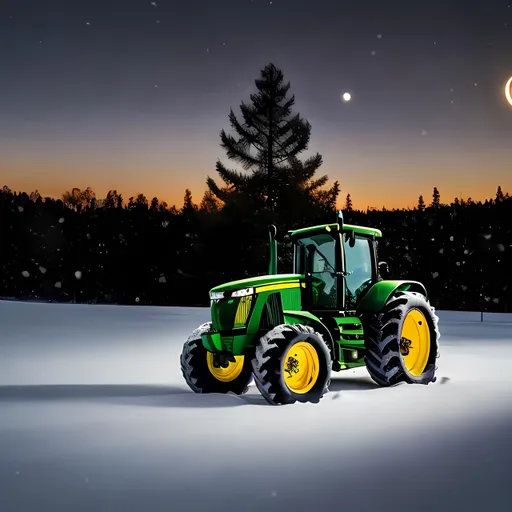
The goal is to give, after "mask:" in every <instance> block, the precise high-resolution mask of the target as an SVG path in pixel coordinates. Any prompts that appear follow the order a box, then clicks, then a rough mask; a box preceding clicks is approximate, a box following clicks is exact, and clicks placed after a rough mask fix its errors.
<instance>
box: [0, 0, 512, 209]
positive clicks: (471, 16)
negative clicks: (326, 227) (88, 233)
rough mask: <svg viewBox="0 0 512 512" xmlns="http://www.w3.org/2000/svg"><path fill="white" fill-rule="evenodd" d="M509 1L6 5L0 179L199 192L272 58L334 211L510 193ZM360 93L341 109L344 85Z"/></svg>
mask: <svg viewBox="0 0 512 512" xmlns="http://www.w3.org/2000/svg"><path fill="white" fill-rule="evenodd" d="M510 4H511V0H437V1H430V2H429V1H428V0H424V1H417V0H402V1H398V0H397V1H392V0H389V1H386V0H353V1H344V0H308V1H306V0H273V1H268V0H183V1H180V2H178V1H175V0H156V1H155V2H152V1H146V0H101V1H99V0H88V1H86V0H67V1H62V0H1V2H0V186H2V185H3V184H7V185H8V186H10V187H11V188H12V189H14V190H20V191H21V190H24V191H27V192H30V191H32V190H34V189H38V190H39V192H40V193H41V194H42V195H51V196H54V197H60V196H61V194H62V193H63V192H64V191H65V190H70V189H71V188H72V187H79V188H85V187H87V186H90V187H91V188H93V189H94V190H95V191H96V194H97V196H98V197H103V196H104V194H105V193H106V192H107V191H108V190H109V189H114V188H115V189H117V190H118V191H120V192H122V193H123V195H124V197H125V198H128V197H129V196H131V195H134V194H136V193H138V192H142V193H144V194H145V195H146V196H147V197H148V198H149V199H151V197H153V196H155V195H156V196H158V197H159V198H160V199H162V200H166V201H167V202H169V203H170V204H174V203H176V205H177V206H181V204H182V201H183V194H184V190H185V188H186V187H189V188H190V189H191V190H192V193H193V197H194V200H195V201H196V202H199V201H200V199H201V197H202V195H203V192H204V190H205V188H206V184H205V180H206V177H207V175H211V176H212V177H215V178H217V175H216V173H215V162H216V160H217V158H221V159H222V161H223V162H224V163H226V164H228V167H230V166H231V167H233V166H235V164H231V163H230V162H229V161H228V160H227V159H226V157H225V154H224V152H223V151H222V149H221V148H220V146H219V142H220V138H219V132H220V130H221V129H222V128H225V129H228V128H229V124H228V114H229V109H230V107H232V108H233V109H234V110H235V112H236V113H238V112H239V110H238V107H239V105H240V102H241V101H248V100H249V94H250V93H251V92H253V91H254V79H255V78H258V76H259V73H260V70H261V69H262V68H263V67H264V66H265V65H266V64H267V63H268V62H273V63H274V64H276V65H277V66H278V67H280V68H281V69H282V70H283V72H284V75H285V80H287V81H288V80H289V81H290V82H291V92H292V93H294V94H295V97H296V107H295V109H296V111H298V112H300V113H301V115H302V116H304V117H305V118H306V119H307V120H308V121H309V122H310V123H311V124H312V137H311V142H310V151H309V152H308V153H305V154H303V157H304V156H307V155H308V154H310V153H313V152H315V153H316V152H317V151H318V152H320V153H321V154H322V155H323V157H324V165H323V166H322V168H321V171H320V172H321V173H322V174H328V175H329V177H330V179H331V182H332V181H334V180H335V179H337V180H339V182H340V185H341V188H342V192H341V195H340V204H341V203H342V202H343V200H344V197H345V195H346V194H347V193H350V194H351V196H352V198H353V202H354V206H355V207H358V208H366V207H367V206H374V207H382V206H383V205H384V206H386V207H387V208H393V207H396V208H400V207H407V206H410V207H413V206H414V205H415V204H416V203H417V198H418V196H419V195H420V194H423V195H424V197H425V199H426V202H427V203H428V202H430V200H431V195H432V188H433V187H434V186H437V187H438V188H439V190H440V193H441V201H442V202H443V201H445V202H450V201H452V200H453V198H454V197H455V196H459V197H460V196H461V195H462V196H463V197H464V198H468V197H469V196H471V197H472V198H473V199H474V200H479V199H485V198H488V197H493V196H494V194H495V192H496V188H497V186H498V185H501V186H502V188H503V189H504V190H509V191H510V192H512V106H510V105H509V104H508V103H507V101H506V99H505V93H504V88H505V84H506V82H507V80H508V78H509V77H510V76H512V7H511V5H510ZM344 92H350V93H351V94H352V100H351V101H350V102H344V101H343V100H342V97H341V96H342V94H343V93H344Z"/></svg>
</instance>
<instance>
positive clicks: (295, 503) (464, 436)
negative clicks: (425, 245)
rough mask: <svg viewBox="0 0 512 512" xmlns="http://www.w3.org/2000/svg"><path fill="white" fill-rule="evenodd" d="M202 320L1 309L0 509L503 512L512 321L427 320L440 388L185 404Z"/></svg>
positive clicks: (511, 423)
mask: <svg viewBox="0 0 512 512" xmlns="http://www.w3.org/2000/svg"><path fill="white" fill-rule="evenodd" d="M208 313H209V312H208V310H207V309H192V308H152V307H119V306H80V305H55V304H34V303H27V304H23V303H17V302H0V511H2V512H18V511H20V512H30V511H32V510H34V511H37V512H41V511H43V510H44V511H47V510H48V511H51V512H61V511H62V512H69V511H73V512H79V511H95V512H96V511H109V512H114V511H120V512H132V511H141V512H142V511H144V512H152V511H165V512H177V511H187V512H196V511H197V512H202V511H209V512H210V511H215V510H237V511H240V512H245V511H260V512H261V511H270V510H293V511H294V512H298V511H311V512H316V511H321V510H327V507H329V510H339V511H343V510H351V511H366V510H374V511H379V512H382V511H388V510H389V511H391V510H393V511H402V510H403V511H413V512H420V511H432V510H435V511H436V512H438V511H441V510H442V511H444V510H446V511H450V512H453V511H455V510H457V511H458V510H460V511H463V510H464V511H469V510H471V511H472V510H479V511H480V510H481V511H493V512H501V511H503V512H505V511H510V510H512V492H511V491H510V483H511V477H510V460H511V456H512V372H511V367H512V315H510V316H507V315H501V316H499V315H498V316H493V315H485V316H484V322H483V323H482V322H480V314H479V313H476V314H468V313H450V312H439V316H440V318H441V324H440V328H441V334H442V338H441V347H442V353H441V358H440V360H439V372H438V381H437V382H436V383H435V384H433V385H429V386H408V385H401V386H397V387H395V388H389V389H380V388H377V387H376V386H374V384H373V383H372V381H371V380H370V378H369V377H368V375H367V372H366V370H365V369H364V368H363V369H359V370H357V371H350V372H345V373H337V374H334V375H333V382H332V385H331V392H330V393H329V394H328V395H326V396H325V397H324V398H323V400H322V401H321V402H320V404H318V405H312V404H295V405H292V406H285V407H272V406H268V405H266V403H265V402H264V401H263V400H262V399H261V397H260V396H259V395H258V393H257V390H256V389H255V388H254V387H252V388H251V391H250V392H249V393H248V394H247V395H246V396H243V397H236V396H231V395H228V396H218V395H196V394H194V393H192V392H191V391H190V390H189V389H188V387H187V386H186V385H185V383H184V381H183V379H182V376H181V373H180V369H179V355H180V352H181V347H182V344H183V341H184V340H185V339H186V337H187V335H188V334H189V332H190V331H192V330H193V329H194V328H195V327H196V326H197V325H199V324H201V323H203V322H204V321H206V320H207V319H208Z"/></svg>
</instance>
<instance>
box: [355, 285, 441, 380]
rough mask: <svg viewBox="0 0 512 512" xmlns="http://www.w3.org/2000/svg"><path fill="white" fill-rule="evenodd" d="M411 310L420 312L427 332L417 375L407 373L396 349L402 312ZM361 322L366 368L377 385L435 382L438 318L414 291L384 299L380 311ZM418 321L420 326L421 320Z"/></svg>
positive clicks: (397, 347) (402, 316) (399, 339)
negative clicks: (426, 346)
mask: <svg viewBox="0 0 512 512" xmlns="http://www.w3.org/2000/svg"><path fill="white" fill-rule="evenodd" d="M414 309H416V310H419V312H420V313H422V314H423V317H424V318H425V320H426V323H427V326H428V331H429V334H430V336H429V338H430V347H429V353H428V358H427V360H426V364H425V367H424V369H423V371H422V372H421V373H420V374H418V375H413V374H412V373H410V372H409V370H408V369H407V367H406V364H405V361H404V358H403V356H402V354H401V348H400V347H401V338H402V327H403V324H404V321H405V318H406V315H407V314H408V313H409V312H410V311H411V310H414ZM362 322H363V328H364V336H365V348H366V351H365V352H366V353H365V363H366V368H367V370H368V373H369V374H370V376H371V377H372V379H373V380H374V381H375V382H376V383H377V384H379V385H380V386H393V385H395V384H398V383H400V382H406V383H408V384H429V383H430V382H435V381H436V370H437V366H436V360H437V358H438V357H439V338H440V333H439V328H438V322H439V318H438V317H437V316H436V314H435V310H434V308H433V307H432V306H431V305H430V304H429V302H428V301H427V300H426V298H425V297H424V296H423V295H421V294H419V293H414V292H398V293H396V294H395V295H393V296H392V297H391V298H390V299H389V300H388V302H387V303H386V304H385V306H384V307H383V308H382V310H380V311H378V312H377V313H374V314H371V315H369V316H368V317H367V318H366V317H363V319H362ZM419 324H420V325H421V322H419ZM411 348H412V346H411ZM404 350H407V348H405V349H404Z"/></svg>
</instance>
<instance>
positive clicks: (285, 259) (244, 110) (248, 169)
mask: <svg viewBox="0 0 512 512" xmlns="http://www.w3.org/2000/svg"><path fill="white" fill-rule="evenodd" d="M255 85H256V92H255V93H254V94H252V95H251V96H250V100H251V102H250V104H246V103H242V104H241V106H240V111H241V116H242V119H239V118H237V116H236V115H235V113H234V112H233V111H231V112H230V114H229V123H230V126H231V130H230V132H229V133H228V132H226V131H225V130H222V131H221V132H220V139H221V147H222V148H223V149H224V151H225V152H226V156H227V158H228V160H230V161H231V162H233V163H235V164H238V165H239V166H240V167H241V168H242V170H241V171H240V170H237V169H230V168H228V167H226V165H225V164H224V163H223V162H221V161H220V160H219V161H217V164H216V172H217V175H218V177H219V178H220V183H218V182H217V181H215V180H214V179H213V178H212V177H208V178H207V182H206V183H207V190H206V192H205V194H204V196H203V197H202V199H201V200H200V201H199V204H196V203H195V202H194V201H193V198H192V194H191V193H190V190H188V189H187V190H186V191H185V195H184V200H183V204H182V205H181V206H179V207H176V206H171V207H169V205H167V204H166V203H165V202H162V201H159V199H158V198H156V197H155V198H152V199H151V200H148V198H146V197H145V196H144V195H143V194H139V195H137V196H135V197H130V198H128V200H125V199H124V198H123V196H122V194H121V193H119V192H118V191H117V190H111V191H109V192H108V193H107V194H106V196H105V197H104V198H97V197H96V195H95V193H94V191H93V190H92V189H91V188H87V189H85V190H80V189H78V188H74V189H72V190H71V192H69V191H66V192H65V193H64V194H63V195H62V197H61V198H60V199H54V198H50V197H46V198H42V197H41V196H40V194H39V193H38V192H37V191H35V192H32V193H30V194H28V193H25V192H21V193H19V192H13V191H12V190H10V189H9V187H7V186H4V187H3V189H2V191H1V192H0V268H1V274H0V296H2V297H13V298H19V299H24V300H30V299H36V300H48V301H71V302H87V303H115V304H148V305H149V304H152V305H197V306H199V305H201V306H204V305H208V303H209V297H208V290H209V289H210V288H211V287H213V286H215V285H216V284H219V283H221V282H225V281H229V280H233V279H240V278H244V277H249V276H253V275H261V274H265V273H266V272H267V264H268V238H267V227H268V225H269V224H271V223H272V224H276V225H277V227H278V229H279V230H280V231H281V232H284V231H285V230H288V229H294V228H297V227H303V226H307V225H314V224H320V223H324V222H335V221H336V208H337V204H338V203H339V202H340V198H339V195H340V186H339V183H338V182H334V183H333V184H329V183H328V182H329V179H328V177H327V176H321V177H317V176H316V174H317V171H318V169H319V168H320V167H321V165H322V157H321V155H319V154H316V155H313V156H312V157H310V158H307V159H305V160H301V159H300V158H299V155H300V153H302V152H304V151H305V150H307V149H308V145H309V139H310V134H311V125H310V124H309V123H308V122H307V121H306V120H305V119H303V118H302V117H301V116H300V115H299V114H292V110H293V106H294V102H295V98H294V96H293V95H292V96H289V94H288V93H289V89H290V83H289V82H288V83H285V82H284V77H283V73H282V72H281V70H279V69H278V68H276V67H275V66H274V65H273V64H269V65H267V66H266V67H265V68H264V69H263V70H262V71H261V74H260V77H259V78H258V79H257V80H256V81H255ZM342 208H343V209H344V216H345V220H346V222H351V223H356V224H361V225H368V226H374V227H377V228H379V229H381V230H382V231H383V235H384V236H383V238H382V239H381V240H380V241H379V258H380V259H382V260H386V261H387V262H388V263H389V264H390V267H391V273H392V277H394V278H399V279H402V278H406V279H414V280H419V281H421V282H423V283H424V284H425V285H426V286H427V289H428V291H429V293H430V297H431V301H432V303H433V304H434V305H435V306H436V307H438V308H444V309H457V310H459V309H466V310H488V311H510V309H511V307H512V286H511V285H512V282H511V281H512V277H511V275H512V274H511V272H510V271H509V268H508V267H509V265H508V264H507V262H510V254H511V250H512V215H511V213H512V198H511V197H510V196H509V194H508V193H503V192H502V190H501V188H500V187H498V190H497V193H496V196H495V197H494V198H492V199H488V200H486V201H485V202H481V201H479V202H474V201H473V200H471V199H467V200H462V199H458V198H456V199H454V201H452V202H451V203H449V204H444V203H442V202H441V196H440V193H439V190H438V189H437V188H434V190H433V193H432V200H431V201H430V202H429V204H428V205H427V204H426V202H425V200H424V198H423V197H422V196H420V197H419V198H418V204H417V206H416V207H415V208H413V209H407V210H405V209H402V210H396V209H393V210H386V209H385V208H382V209H380V210H377V209H369V210H367V211H361V210H354V209H353V207H352V199H351V197H350V194H347V196H346V197H345V198H344V205H343V206H342ZM279 270H280V271H284V272H288V271H291V254H290V251H289V247H288V246H287V245H286V244H283V246H282V250H281V251H280V257H279Z"/></svg>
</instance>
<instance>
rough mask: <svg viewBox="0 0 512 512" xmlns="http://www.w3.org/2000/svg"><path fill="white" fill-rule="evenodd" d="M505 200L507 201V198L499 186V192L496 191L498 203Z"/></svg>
mask: <svg viewBox="0 0 512 512" xmlns="http://www.w3.org/2000/svg"><path fill="white" fill-rule="evenodd" d="M504 199H505V196H504V195H503V191H502V190H501V186H499V185H498V190H497V191H496V201H498V202H502V201H503V200H504Z"/></svg>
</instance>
